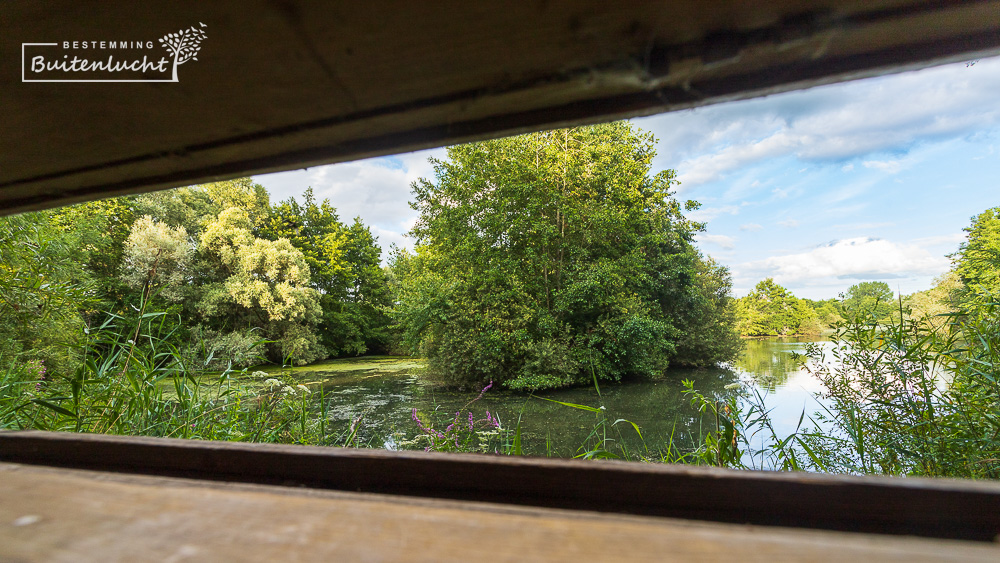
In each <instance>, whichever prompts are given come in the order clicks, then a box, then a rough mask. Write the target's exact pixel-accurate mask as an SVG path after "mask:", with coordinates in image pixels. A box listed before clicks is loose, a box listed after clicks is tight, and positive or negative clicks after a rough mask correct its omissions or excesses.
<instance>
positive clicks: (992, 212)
mask: <svg viewBox="0 0 1000 563" xmlns="http://www.w3.org/2000/svg"><path fill="white" fill-rule="evenodd" d="M964 230H965V232H966V233H968V236H967V238H966V240H965V241H963V242H962V243H961V244H960V245H959V248H958V250H957V251H956V252H955V253H954V254H951V255H949V258H950V259H951V263H952V267H951V269H950V270H949V271H947V272H945V273H944V274H942V275H940V276H938V277H937V278H936V279H935V280H934V285H933V286H932V287H931V288H930V289H927V290H924V291H918V292H915V293H912V294H910V295H905V296H896V295H895V294H894V292H893V291H892V289H891V288H890V287H889V285H888V284H886V283H885V282H879V281H868V282H861V283H858V284H855V285H852V286H851V287H850V288H849V289H848V290H847V291H846V292H845V293H843V294H841V295H840V297H839V299H826V300H822V301H811V300H809V299H799V298H797V297H795V296H794V295H792V293H791V292H790V291H788V290H787V289H785V288H784V287H782V286H780V285H778V284H776V283H775V282H774V280H773V279H771V278H768V279H765V280H763V281H761V282H759V283H758V284H757V286H756V287H755V288H754V290H753V291H751V292H750V293H749V294H748V295H747V296H745V297H742V298H740V299H737V300H736V323H737V328H738V330H739V332H740V334H741V335H743V336H781V335H792V334H817V333H819V332H821V331H822V330H826V329H830V328H833V327H835V326H837V325H838V324H839V323H842V322H844V321H851V322H854V321H861V322H873V323H885V322H886V321H888V320H889V319H890V316H891V317H893V318H894V319H895V320H896V321H918V322H920V323H923V324H925V325H928V326H933V327H941V326H943V325H945V324H947V323H948V322H950V321H953V320H954V318H955V317H954V316H955V315H960V314H962V312H963V311H967V310H970V309H972V308H978V307H983V306H991V305H993V304H996V303H1000V207H994V208H991V209H988V210H986V211H984V212H982V213H980V214H979V215H976V216H975V217H973V218H972V221H971V224H970V226H968V227H966V228H965V229H964Z"/></svg>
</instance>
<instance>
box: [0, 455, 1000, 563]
mask: <svg viewBox="0 0 1000 563" xmlns="http://www.w3.org/2000/svg"><path fill="white" fill-rule="evenodd" d="M997 557H1000V548H998V547H997V546H995V545H988V544H973V543H967V542H959V541H952V540H929V539H920V538H895V537H887V536H871V535H864V534H847V533H838V532H818V531H805V530H789V529H783V528H759V527H754V526H738V525H731V524H713V523H697V522H685V521H681V520H673V519H667V518H653V517H630V516H619V515H608V514H599V513H592V512H580V511H565V510H555V509H543V508H524V507H522V508H518V507H507V506H503V505H491V504H487V503H472V502H455V501H441V500H429V499H414V498H407V497H384V496H381V495H374V494H362V493H332V492H317V491H309V490H302V489H292V488H285V487H269V486H246V485H243V486H240V485H231V484H222V483H207V482H201V481H186V480H181V479H165V478H155V477H139V476H123V475H114V474H107V473H98V472H86V471H74V470H58V469H50V468H39V467H31V466H18V465H15V464H6V463H0V560H4V561H74V562H77V561H101V562H108V561H223V560H224V561H313V560H325V561H362V560H364V561H384V560H390V561H396V560H406V561H468V560H470V559H485V560H488V561H537V560H545V561H702V560H714V561H717V560H720V559H734V560H739V561H766V562H774V561H847V562H851V563H857V562H858V561H904V562H908V563H912V562H920V561H995V560H996V559H997Z"/></svg>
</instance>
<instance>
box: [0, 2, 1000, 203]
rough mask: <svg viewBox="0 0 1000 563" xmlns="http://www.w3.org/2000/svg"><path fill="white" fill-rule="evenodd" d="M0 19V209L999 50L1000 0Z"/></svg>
mask: <svg viewBox="0 0 1000 563" xmlns="http://www.w3.org/2000/svg"><path fill="white" fill-rule="evenodd" d="M0 21H3V22H4V30H5V37H4V39H5V41H4V42H2V43H0V108H3V119H0V159H2V160H0V213H15V212H19V211H25V210H31V209H42V208H46V207H51V206H55V205H62V204H67V203H72V202H78V201H83V200H87V199H95V198H101V197H108V196H115V195H122V194H128V193H137V192H142V191H148V190H154V189H162V188H169V187H175V186H181V185H187V184H194V183H199V182H204V181H212V180H219V179H224V178H230V177H235V176H239V175H246V174H257V173H263V172H271V171H277V170H286V169H290V168H297V167H302V166H311V165H316V164H322V163H330V162H339V161H344V160H351V159H357V158H363V157H369V156H375V155H384V154H390V153H396V152H402V151H409V150H414V149H420V148H426V147H434V146H441V145H445V144H452V143H457V142H464V141H469V140H475V139H483V138H487V137H494V136H500V135H508V134H513V133H519V132H526V131H531V130H537V129H541V128H549V127H556V126H563V125H570V124H580V123H588V122H595V121H602V120H610V119H619V118H624V117H630V116H638V115H648V114H651V113H656V112H662V111H670V110H676V109H681V108H690V107H695V106H699V105H703V104H709V103H716V102H720V101H727V100H733V99H739V98H746V97H750V96H760V95H766V94H770V93H775V92H781V91H785V90H790V89H795V88H807V87H811V86H815V85H818V84H825V83H830V82H836V81H841V80H849V79H854V78H859V77H863V76H872V75H877V74H882V73H887V72H896V71H900V70H906V69H912V68H919V67H922V66H928V65H933V64H940V63H945V62H950V61H957V60H962V59H968V58H976V57H982V56H987V55H993V54H996V53H998V52H1000V0H965V1H949V2H946V1H920V0H750V1H746V0H717V1H711V2H706V1H704V0H677V1H672V2H663V1H651V0H644V1H635V2H628V3H625V4H621V3H616V2H604V1H600V0H547V1H543V0H535V1H516V2H488V3H481V2H467V1H463V0H446V1H443V2H438V3H435V4H434V5H433V7H429V6H427V5H426V4H423V3H420V2H402V1H395V2H393V1H387V2H386V1H383V2H379V1H372V2H364V3H360V4H356V3H351V4H347V3H327V2H322V3H321V2H307V1H305V0H286V1H282V2H271V1H266V0H250V1H241V2H237V3H230V2H210V3H208V2H200V1H195V0H149V1H146V2H142V3H141V4H140V5H136V4H135V3H121V4H115V3H111V4H108V3H104V2H96V1H91V2H86V1H82V2H81V1H77V0H62V1H56V2H46V3H38V2H33V1H8V2H3V3H0ZM201 24H204V26H205V27H204V30H205V32H206V33H207V38H206V39H205V41H204V42H203V44H202V48H201V51H200V52H199V57H198V58H199V60H198V61H190V62H188V63H186V64H184V65H183V66H182V67H179V82H177V83H166V84H164V83H129V84H117V83H102V84H95V83H31V82H28V83H25V82H19V81H18V79H19V78H20V76H21V71H22V68H21V67H22V66H23V65H24V63H23V62H22V56H21V55H22V53H21V52H20V50H21V49H22V46H23V44H24V43H31V42H56V43H57V44H58V45H59V46H58V47H53V49H55V50H57V51H59V53H62V52H63V51H65V54H66V55H67V57H68V56H69V55H71V54H72V55H74V56H77V55H87V56H91V57H98V56H102V57H103V56H105V55H106V54H107V52H106V51H101V50H100V49H98V50H94V49H90V50H88V51H86V52H84V51H82V50H80V49H68V50H65V49H63V48H62V46H61V45H62V44H63V42H66V41H69V42H72V41H100V40H122V39H128V40H130V41H153V42H155V41H156V39H157V38H159V37H161V36H163V35H164V34H166V33H169V32H172V31H177V30H179V29H182V28H186V27H188V26H192V25H201ZM162 50H163V49H161V48H160V46H159V45H155V46H154V47H153V48H152V49H142V50H139V51H136V52H137V53H139V54H149V55H150V56H153V55H156V56H159V55H161V54H162V53H161V51H162ZM28 64H29V68H30V62H29V63H28Z"/></svg>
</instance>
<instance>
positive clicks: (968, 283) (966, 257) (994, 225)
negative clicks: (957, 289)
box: [951, 207, 1000, 303]
mask: <svg viewBox="0 0 1000 563" xmlns="http://www.w3.org/2000/svg"><path fill="white" fill-rule="evenodd" d="M965 232H967V233H968V237H967V238H966V240H965V242H963V243H962V244H961V245H960V246H959V248H958V252H956V253H955V254H953V255H952V256H951V258H952V262H953V263H954V264H955V272H956V273H957V274H958V277H959V279H961V281H962V285H963V286H964V288H963V290H962V300H963V301H977V302H980V303H983V302H989V301H990V300H996V299H997V297H998V296H1000V207H994V208H991V209H987V210H986V211H984V212H982V213H980V214H979V215H977V216H975V217H973V218H972V224H971V225H970V226H968V227H966V228H965Z"/></svg>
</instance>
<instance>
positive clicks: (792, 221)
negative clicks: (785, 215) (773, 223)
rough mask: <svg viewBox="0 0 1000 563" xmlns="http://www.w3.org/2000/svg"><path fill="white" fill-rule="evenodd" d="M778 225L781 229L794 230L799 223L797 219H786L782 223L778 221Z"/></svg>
mask: <svg viewBox="0 0 1000 563" xmlns="http://www.w3.org/2000/svg"><path fill="white" fill-rule="evenodd" d="M778 224H779V225H781V226H782V227H788V228H789V229H794V228H795V227H798V226H799V222H798V220H797V219H786V220H784V221H778Z"/></svg>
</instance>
